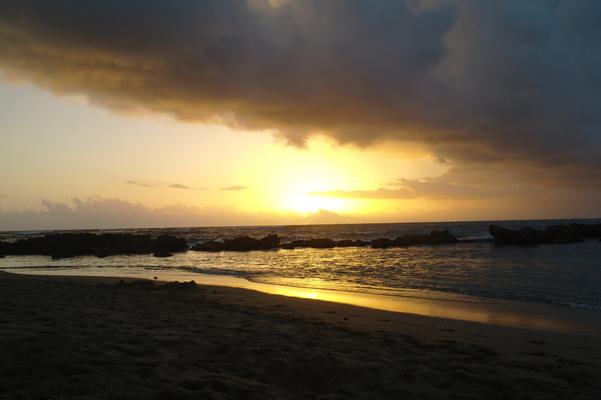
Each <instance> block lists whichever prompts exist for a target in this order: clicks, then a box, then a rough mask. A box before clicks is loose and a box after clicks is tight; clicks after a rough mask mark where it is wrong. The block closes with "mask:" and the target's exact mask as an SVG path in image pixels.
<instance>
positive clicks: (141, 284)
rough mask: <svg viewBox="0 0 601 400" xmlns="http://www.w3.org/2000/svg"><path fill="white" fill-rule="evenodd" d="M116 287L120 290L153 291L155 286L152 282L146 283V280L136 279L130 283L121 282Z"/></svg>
mask: <svg viewBox="0 0 601 400" xmlns="http://www.w3.org/2000/svg"><path fill="white" fill-rule="evenodd" d="M117 287H118V288H122V289H142V290H148V289H154V288H155V287H156V286H155V284H154V282H152V281H148V280H144V279H136V280H133V281H131V282H125V281H122V280H121V281H119V282H118V283H117Z"/></svg>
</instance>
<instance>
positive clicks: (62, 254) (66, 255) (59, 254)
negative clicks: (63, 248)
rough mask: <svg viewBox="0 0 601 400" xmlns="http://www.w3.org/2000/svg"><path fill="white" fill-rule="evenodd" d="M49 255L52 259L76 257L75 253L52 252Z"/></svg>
mask: <svg viewBox="0 0 601 400" xmlns="http://www.w3.org/2000/svg"><path fill="white" fill-rule="evenodd" d="M51 257H52V259H53V260H62V259H64V258H74V257H77V255H76V254H73V253H54V254H52V255H51Z"/></svg>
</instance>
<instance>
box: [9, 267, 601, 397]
mask: <svg viewBox="0 0 601 400" xmlns="http://www.w3.org/2000/svg"><path fill="white" fill-rule="evenodd" d="M0 288H1V290H0V296H1V297H0V338H1V339H0V359H1V360H2V363H1V367H0V371H1V372H0V393H2V396H1V397H2V398H6V399H65V398H81V399H132V398H140V399H144V398H148V399H213V398H214V399H231V398H240V399H246V398H255V399H286V398H290V399H305V398H307V399H311V398H321V399H326V398H327V399H343V398H365V399H372V398H397V399H398V398H408V399H413V398H415V399H442V398H464V399H481V398H492V399H513V398H516V399H518V398H519V399H547V398H549V399H558V398H562V399H567V398H570V399H572V398H575V399H598V398H599V396H601V368H600V366H599V361H600V360H601V339H600V338H595V337H580V336H570V335H566V334H559V333H552V332H542V331H536V330H527V329H516V328H508V327H498V326H494V325H488V324H478V323H468V322H462V321H456V320H445V319H440V318H431V317H423V316H416V315H411V314H403V313H394V312H387V311H378V310H373V309H367V308H360V307H355V306H350V305H345V304H337V303H328V302H323V301H315V300H308V299H299V298H292V297H284V296H277V295H269V294H264V293H259V292H255V291H251V290H245V289H237V288H225V287H215V286H201V285H194V284H173V283H171V284H169V283H162V282H152V281H141V280H127V281H125V282H124V281H121V282H119V279H117V278H114V279H113V278H86V277H68V278H66V277H42V276H21V275H13V274H7V273H1V274H0Z"/></svg>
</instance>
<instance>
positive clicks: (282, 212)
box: [0, 0, 601, 230]
mask: <svg viewBox="0 0 601 400" xmlns="http://www.w3.org/2000/svg"><path fill="white" fill-rule="evenodd" d="M599 37H601V5H599V4H598V2H596V1H585V0H575V1H574V0H565V1H562V0H547V1H542V0H540V1H539V0H533V1H529V2H523V1H517V0H507V1H503V2H499V1H493V0H482V1H477V2H475V1H468V0H465V1H463V0H382V1H378V2H365V1H361V0H345V1H342V0H332V1H328V2H323V1H318V0H303V1H301V0H298V1H293V0H219V1H203V2H193V1H187V0H173V1H170V2H164V1H158V0H156V1H154V0H149V1H139V0H127V1H111V0H108V1H102V2H100V1H97V2H96V1H89V2H81V1H74V0H59V1H54V2H46V1H42V0H19V1H16V0H5V1H3V2H2V3H1V4H0V230H18V229H71V228H112V227H115V228H116V227H151V226H219V225H258V224H260V225H271V224H305V223H363V222H405V221H407V222H409V221H443V220H444V221H449V220H498V219H540V218H576V217H599V216H601V132H600V131H599V130H600V127H601V109H600V108H601V90H600V89H601V42H600V41H599V40H598V38H599Z"/></svg>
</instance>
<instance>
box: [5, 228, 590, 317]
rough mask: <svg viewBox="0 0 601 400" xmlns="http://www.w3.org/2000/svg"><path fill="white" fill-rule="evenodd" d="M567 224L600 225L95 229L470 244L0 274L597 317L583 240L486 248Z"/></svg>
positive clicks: (37, 259) (120, 259) (46, 263)
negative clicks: (466, 303)
mask: <svg viewBox="0 0 601 400" xmlns="http://www.w3.org/2000/svg"><path fill="white" fill-rule="evenodd" d="M572 222H580V223H599V222H601V220H544V221H540V220H539V221H502V222H491V221H481V222H444V223H399V224H356V225H303V226H258V227H221V228H161V229H121V230H109V231H107V230H102V231H100V230H98V231H92V232H117V231H118V232H130V233H149V234H151V235H159V234H164V233H167V234H172V235H178V236H182V237H185V238H186V240H187V241H188V242H189V243H190V244H194V243H197V242H198V241H201V240H207V239H223V238H231V237H235V236H238V235H249V236H253V237H263V236H265V235H267V234H270V233H277V234H278V235H280V236H281V237H282V238H283V241H290V240H296V239H309V238H331V239H363V240H371V239H375V238H394V237H396V236H398V235H402V234H406V233H428V232H430V231H432V230H442V229H448V230H449V231H450V232H451V233H452V234H454V235H455V236H457V237H458V238H461V239H475V240H474V241H472V242H469V243H459V244H452V245H424V246H410V247H408V248H389V249H372V248H364V247H360V248H335V249H295V250H283V249H280V250H276V251H252V252H247V253H238V252H221V253H208V252H196V251H188V252H187V253H182V254H176V255H175V256H173V257H169V258H156V257H152V256H150V255H132V256H112V257H107V258H102V259H101V258H95V257H87V256H86V257H76V258H70V259H62V260H52V259H50V257H45V256H8V257H6V258H3V259H0V270H4V271H7V272H20V273H40V274H44V273H52V274H60V273H61V272H63V273H64V272H69V274H71V275H72V274H79V275H104V276H149V275H155V276H158V277H160V276H161V275H162V274H168V275H169V276H177V275H178V274H181V275H182V276H186V277H189V276H190V275H194V274H203V275H205V274H211V275H225V276H229V277H232V276H233V277H239V278H244V279H246V280H248V281H251V282H257V283H262V284H278V285H284V286H292V287H302V288H314V289H328V290H334V291H337V290H339V291H346V292H360V293H370V294H380V295H387V296H407V295H412V296H423V297H426V298H428V297H439V296H443V297H444V296H445V295H453V294H457V295H462V296H470V297H474V298H479V299H505V300H512V301H517V302H529V303H545V304H551V305H555V306H558V307H569V308H579V309H587V310H593V311H601V242H599V241H597V240H587V241H585V242H583V243H575V244H567V245H539V246H534V247H515V246H496V245H495V244H494V243H492V242H491V241H490V240H488V239H490V236H489V235H488V232H487V228H488V225H489V224H490V223H495V224H499V225H501V226H504V227H509V228H520V227H524V226H530V227H537V228H544V227H546V226H549V225H554V224H566V223H572ZM44 233H47V232H39V231H28V232H3V233H0V240H16V239H18V238H23V237H28V236H35V235H41V234H44ZM199 276H202V275H199Z"/></svg>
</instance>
